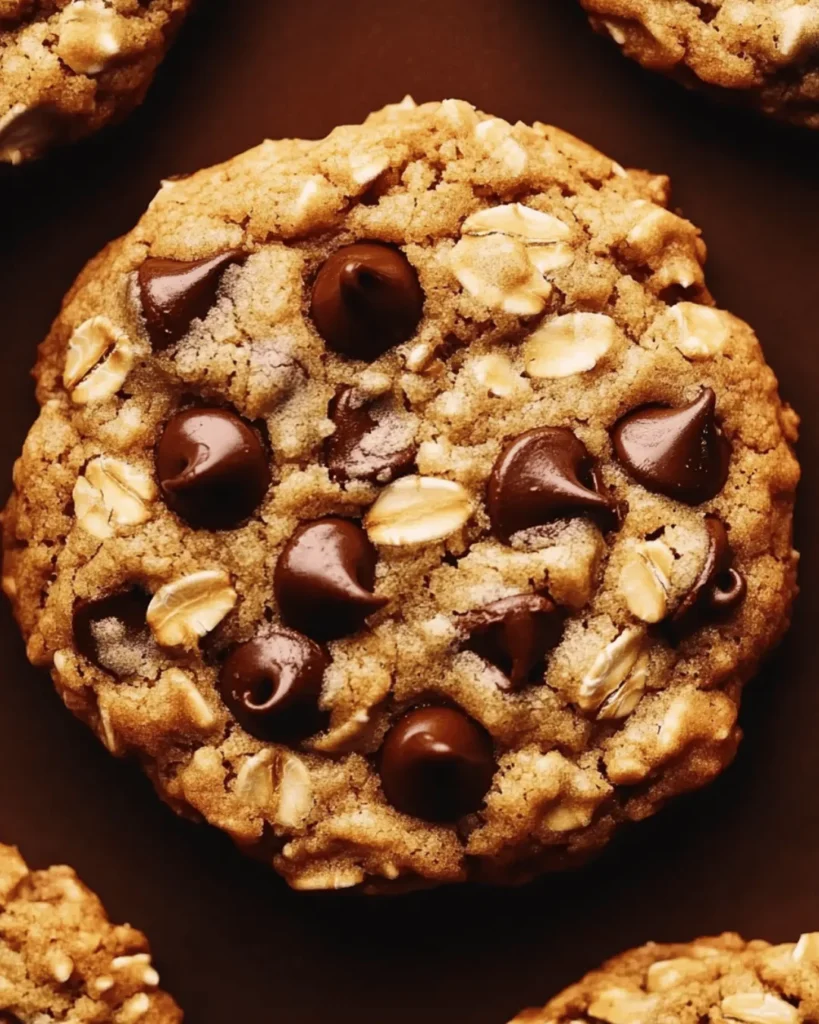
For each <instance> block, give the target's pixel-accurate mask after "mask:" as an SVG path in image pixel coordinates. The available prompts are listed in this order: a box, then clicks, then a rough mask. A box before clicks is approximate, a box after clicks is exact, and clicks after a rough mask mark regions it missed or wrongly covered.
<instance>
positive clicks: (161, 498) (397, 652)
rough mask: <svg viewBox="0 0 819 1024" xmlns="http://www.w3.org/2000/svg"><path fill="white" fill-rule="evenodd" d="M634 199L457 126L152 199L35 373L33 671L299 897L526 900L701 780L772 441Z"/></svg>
mask: <svg viewBox="0 0 819 1024" xmlns="http://www.w3.org/2000/svg"><path fill="white" fill-rule="evenodd" d="M667 204H668V181H667V179H665V178H664V177H659V176H653V175H650V174H648V173H646V172H643V171H625V170H623V168H622V167H620V166H619V165H618V164H616V163H613V162H612V161H611V160H610V159H608V158H607V157H605V156H603V155H602V154H601V153H598V152H597V151H595V150H594V149H592V148H591V147H589V146H587V145H585V144H584V143H582V142H580V141H579V140H577V139H575V138H573V137H572V136H570V135H567V134H566V133H564V132H562V131H559V130H558V129H555V128H550V127H547V126H545V125H540V124H537V125H535V126H534V127H528V126H526V125H523V124H517V125H512V124H508V123H507V122H505V121H503V120H500V119H498V118H494V117H490V116H488V115H485V114H482V113H480V112H478V111H476V110H475V109H474V108H473V107H472V106H470V105H469V104H468V103H464V102H461V101H456V100H448V101H446V102H444V103H428V104H425V105H423V106H420V107H416V105H415V104H414V103H413V102H412V101H411V100H409V99H407V100H405V101H404V102H403V103H400V104H397V105H394V106H390V107H387V108H386V109H384V110H382V111H380V112H378V113H376V114H373V115H372V116H371V117H370V118H368V120H367V121H366V122H365V123H364V124H363V125H356V126H346V127H342V128H338V129H336V130H335V131H334V132H332V133H331V134H330V135H329V136H328V137H327V138H326V139H323V140H321V141H318V142H304V141H296V140H289V141H283V142H265V143H263V144H262V145H261V146H259V147H258V148H256V149H254V150H251V151H250V152H248V153H245V154H242V155H241V156H238V157H236V158H235V159H233V160H230V161H228V162H227V163H225V164H223V165H221V166H219V167H216V168H212V169H210V170H206V171H202V172H200V173H198V174H194V175H192V176H191V177H188V178H186V179H184V180H175V181H172V182H167V183H165V184H164V186H163V187H162V189H161V190H160V192H159V194H158V195H157V197H156V198H155V200H154V201H153V202H152V204H151V206H150V209H149V210H148V212H147V213H146V214H145V216H144V217H143V219H142V220H141V222H140V223H139V225H138V226H137V227H136V228H135V230H134V231H132V232H131V233H130V234H129V235H127V236H125V237H124V238H122V239H120V240H118V241H116V242H114V243H112V244H111V245H110V246H109V247H108V248H107V249H106V250H104V252H103V253H101V254H100V255H99V256H98V257H97V258H96V259H95V260H93V261H92V262H91V263H90V264H89V266H88V267H87V268H86V270H85V271H84V272H83V273H82V275H81V276H80V278H79V280H78V281H77V283H76V285H75V286H74V288H73V289H72V291H71V292H70V294H69V296H68V297H67V299H66V302H65V305H64V307H63V310H62V312H61V314H60V315H59V317H58V319H57V320H56V322H55V324H54V327H53V329H52V331H51V333H50V335H49V337H48V338H47V339H46V341H45V342H44V344H43V346H42V347H41V350H40V359H39V362H38V365H37V370H36V376H37V381H38V397H39V400H40V403H41V405H42V409H41V413H40V418H39V419H38V421H37V423H36V424H35V426H34V427H33V429H32V431H31V433H30V434H29V437H28V439H27V441H26V443H25V447H24V451H23V455H22V457H21V459H20V460H19V461H18V463H17V465H16V468H15V474H14V480H15V490H14V495H13V496H12V498H11V501H10V503H9V506H8V508H7V510H6V513H5V548H6V555H5V563H4V572H3V575H4V587H5V590H6V593H7V594H8V595H9V597H10V598H11V600H12V603H13V605H14V609H15V612H16V615H17V617H18V620H19V623H20V626H21V628H22V631H23V634H24V636H25V638H26V641H27V645H28V654H29V657H30V658H31V660H32V661H33V662H34V663H35V664H37V665H43V666H47V667H48V668H49V669H50V670H51V672H52V675H53V677H54V680H55V683H56V685H57V688H58V690H59V692H60V694H61V695H62V697H63V699H64V701H65V703H66V704H67V705H68V706H69V707H70V708H71V709H72V710H73V711H74V712H75V714H77V715H79V716H80V717H81V718H83V719H85V720H86V721H87V722H88V723H89V724H90V725H91V726H92V728H93V729H94V730H95V731H96V733H97V734H98V735H99V737H100V738H101V739H102V741H103V742H104V743H105V744H106V746H107V747H108V748H109V750H111V752H112V753H114V754H117V755H127V754H131V755H135V756H136V757H138V758H139V759H140V761H141V762H142V763H143V765H144V766H145V769H146V770H147V772H148V773H149V775H150V776H151V778H152V780H153V781H154V783H155V785H156V787H157V790H158V791H159V793H160V794H161V795H162V796H163V797H164V799H165V800H167V801H168V802H169V803H170V804H171V805H172V806H173V807H175V808H176V809H177V810H178V811H180V812H182V813H185V814H193V815H198V816H201V817H202V818H203V819H205V820H207V821H209V822H210V823H212V824H213V825H216V826H218V827H220V828H222V829H224V830H225V831H226V832H228V833H229V834H230V835H231V836H232V837H233V838H234V839H235V840H236V842H237V843H239V844H240V845H241V846H242V847H243V848H245V849H246V850H247V851H248V852H249V853H251V854H253V855H254V856H257V857H260V858H263V859H265V860H267V861H268V862H270V863H271V864H273V866H274V867H275V868H276V869H277V870H278V871H280V872H281V873H282V874H283V875H284V876H285V877H286V879H287V880H288V881H289V883H290V884H291V885H293V886H295V887H297V888H300V889H316V888H332V887H338V888H340V887H349V886H356V885H364V886H365V887H367V888H368V889H382V888H396V887H404V886H411V885H419V884H435V883H443V882H455V881H462V880H464V879H467V878H475V879H482V880H488V881H494V882H511V881H519V880H522V879H525V878H529V877H531V876H533V875H535V874H537V873H539V872H541V871H546V870H554V869H558V868H562V867H564V866H569V865H571V864H574V863H577V862H579V861H581V860H582V859H584V858H586V857H587V856H589V855H590V854H591V853H593V852H595V851H597V850H599V849H600V848H602V847H603V846H604V845H605V843H606V842H607V840H608V839H609V837H610V836H611V834H612V833H613V831H614V830H615V829H616V828H617V826H618V825H620V824H621V823H623V822H626V821H629V820H634V819H640V818H644V817H646V816H647V815H649V814H651V813H653V812H654V811H655V810H657V809H658V808H659V806H660V805H661V804H663V803H664V802H665V801H666V800H667V799H669V798H670V797H672V796H674V795H675V794H677V793H681V792H684V791H687V790H691V789H694V788H697V787H699V786H702V785H703V784H705V783H706V782H708V781H709V780H710V779H712V778H713V777H714V776H716V775H717V774H719V772H720V771H721V770H722V769H723V768H724V767H725V766H726V765H727V764H728V763H729V762H730V761H731V759H732V757H733V756H734V753H735V750H736V747H737V743H738V741H739V738H740V731H739V728H738V726H737V713H738V710H739V701H740V694H741V690H742V686H743V684H744V683H745V681H746V680H747V679H748V678H749V677H750V676H751V675H752V673H753V672H754V670H755V668H756V666H757V663H758V661H759V659H760V658H761V657H762V656H763V655H764V654H765V652H766V651H768V650H769V649H770V648H771V646H772V645H773V644H774V643H775V642H776V641H777V640H778V639H779V638H780V636H781V635H782V633H783V631H784V630H785V628H786V626H787V624H788V620H789V614H790V606H791V601H792V598H793V596H794V593H795V590H796V584H795V572H796V555H795V553H794V552H793V550H792V548H791V517H792V505H793V497H794V489H795V486H796V483H797V478H798V466H797V463H796V461H795V459H794V456H793V453H792V450H791V444H792V442H793V441H794V440H795V438H796V430H797V418H796V416H795V414H794V413H793V412H792V411H791V410H790V409H789V408H788V407H787V406H784V405H783V404H782V403H781V402H780V400H779V397H778V394H777V384H776V380H775V378H774V375H773V373H772V372H771V370H770V369H769V368H768V367H767V365H766V364H765V362H764V359H763V356H762V352H761V350H760V347H759V344H758V342H757V340H756V338H755V336H754V334H753V332H752V330H751V329H750V328H749V327H748V326H747V325H746V324H744V323H743V322H742V321H740V320H738V319H736V318H735V317H733V316H731V315H730V314H729V313H727V312H724V311H722V310H718V309H716V308H714V305H713V302H712V299H711V297H710V295H709V293H708V291H707V289H706V286H705V283H704V278H703V269H702V268H703V262H704V259H705V247H704V245H703V243H702V240H701V239H700V236H699V232H698V231H697V229H696V228H695V227H694V226H693V225H692V224H690V223H689V222H688V221H686V220H684V219H683V218H682V217H680V216H678V215H676V214H675V213H672V212H671V211H670V210H669V209H668V208H667Z"/></svg>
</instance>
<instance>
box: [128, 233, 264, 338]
mask: <svg viewBox="0 0 819 1024" xmlns="http://www.w3.org/2000/svg"><path fill="white" fill-rule="evenodd" d="M245 255H246V253H243V252H242V251H241V250H239V249H228V250H227V251H226V252H220V253H218V254H217V255H216V256H208V257H207V258H206V259H203V260H193V261H191V262H188V261H186V260H167V259H155V258H151V259H147V260H145V262H144V263H143V264H142V266H141V267H140V268H139V270H138V271H137V282H138V284H139V294H140V299H141V302H142V315H143V316H144V317H145V325H146V327H147V328H148V335H149V337H150V339H151V345H152V346H153V347H154V348H155V349H157V350H161V349H163V348H167V346H168V345H172V344H173V343H174V342H175V341H179V339H180V338H181V337H183V336H184V335H185V334H187V331H188V328H189V327H190V325H191V322H192V321H193V320H196V319H197V318H201V317H204V316H206V315H207V312H208V310H209V309H210V308H211V306H212V305H213V304H214V302H215V301H216V292H217V290H218V288H219V282H220V281H221V280H222V274H223V273H224V271H225V270H226V268H227V267H228V266H230V264H231V263H236V262H237V261H238V260H241V259H244V257H245Z"/></svg>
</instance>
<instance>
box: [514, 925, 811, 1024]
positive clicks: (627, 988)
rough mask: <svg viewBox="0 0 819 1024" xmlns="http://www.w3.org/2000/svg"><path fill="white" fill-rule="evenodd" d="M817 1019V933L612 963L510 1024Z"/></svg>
mask: <svg viewBox="0 0 819 1024" xmlns="http://www.w3.org/2000/svg"><path fill="white" fill-rule="evenodd" d="M817 1014H819V932H811V933H809V934H806V935H803V936H802V937H801V938H800V939H799V941H798V942H797V943H793V942H789V943H783V944H782V945H779V946H772V945H771V944H770V943H768V942H761V941H756V942H745V941H744V940H743V939H741V938H740V937H739V935H732V934H725V935H721V936H719V937H717V938H709V939H697V940H696V942H687V943H678V944H675V945H660V944H658V943H656V942H650V943H648V945H646V946H641V947H640V948H639V949H632V950H629V952H627V953H621V954H620V956H616V957H614V958H613V959H612V960H609V961H608V963H605V964H603V966H602V967H601V968H600V969H599V970H597V971H592V972H591V973H590V974H587V975H586V977H585V978H584V979H583V980H582V981H580V982H578V983H577V984H576V985H572V986H571V987H570V988H567V989H566V990H565V991H564V992H561V993H560V995H558V996H555V998H554V999H552V1000H551V1002H549V1003H547V1004H546V1006H544V1007H543V1009H542V1010H525V1011H524V1012H523V1013H521V1014H519V1015H518V1016H517V1017H515V1019H514V1021H512V1022H511V1024H560V1022H563V1021H565V1022H567V1024H568V1022H572V1024H583V1022H585V1021H589V1020H594V1021H603V1022H604V1024H660V1022H662V1021H671V1020H673V1021H679V1024H698V1022H699V1021H704V1020H708V1021H712V1022H714V1024H801V1022H802V1021H813V1020H816V1017H817Z"/></svg>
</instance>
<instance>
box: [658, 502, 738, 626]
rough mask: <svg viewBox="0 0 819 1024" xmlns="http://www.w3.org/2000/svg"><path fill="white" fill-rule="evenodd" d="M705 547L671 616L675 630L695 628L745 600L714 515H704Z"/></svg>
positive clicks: (720, 527) (720, 526)
mask: <svg viewBox="0 0 819 1024" xmlns="http://www.w3.org/2000/svg"><path fill="white" fill-rule="evenodd" d="M705 528H706V530H707V531H708V549H707V551H706V555H705V562H704V563H703V567H702V569H701V570H700V574H699V576H698V577H697V579H696V582H695V583H694V586H693V587H692V588H691V590H690V591H689V592H688V593H687V594H686V595H685V597H684V598H683V600H682V601H681V602H680V605H679V607H678V608H677V610H676V611H675V613H674V615H673V616H672V617H671V627H672V630H673V631H675V632H680V631H683V632H684V631H686V630H691V629H695V628H696V627H697V626H699V625H703V624H704V623H706V622H708V621H709V620H711V619H715V618H719V617H720V616H722V615H725V614H729V613H730V612H732V611H734V610H735V609H736V608H738V607H739V606H740V605H741V604H742V602H743V601H744V600H745V594H746V591H747V585H746V583H745V578H744V576H742V575H741V573H739V572H737V570H736V569H734V568H733V567H732V565H731V562H732V560H733V552H732V551H731V546H730V544H729V542H728V534H727V532H726V530H725V526H724V525H723V523H722V522H721V520H719V519H718V518H717V517H716V516H706V517H705Z"/></svg>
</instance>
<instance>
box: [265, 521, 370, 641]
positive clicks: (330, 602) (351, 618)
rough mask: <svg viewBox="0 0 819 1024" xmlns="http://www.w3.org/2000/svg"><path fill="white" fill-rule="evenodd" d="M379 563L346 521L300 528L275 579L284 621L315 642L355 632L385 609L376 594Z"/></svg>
mask: <svg viewBox="0 0 819 1024" xmlns="http://www.w3.org/2000/svg"><path fill="white" fill-rule="evenodd" d="M377 559H378V555H377V553H376V550H375V548H374V547H373V545H372V544H371V543H370V541H369V538H368V537H367V535H366V533H364V531H363V530H362V529H361V527H360V526H358V525H357V524H356V523H352V522H350V521H349V520H347V519H334V518H331V519H319V520H318V521H317V522H314V523H306V524H304V525H303V526H300V527H299V528H298V530H296V532H295V533H294V534H293V536H292V537H291V538H290V540H289V541H288V542H287V544H286V545H285V548H284V551H282V553H281V555H280V556H279V560H278V562H277V564H276V571H275V574H274V577H273V590H274V593H275V595H276V601H277V602H278V605H279V611H280V613H281V616H282V619H283V620H284V621H285V623H287V625H288V626H292V627H293V628H294V629H298V630H299V632H301V633H305V634H307V636H310V637H313V639H315V640H330V639H334V638H338V637H341V636H348V635H349V634H350V633H355V632H357V631H358V630H359V629H361V628H362V627H363V625H364V620H365V619H366V618H367V616H368V615H372V614H373V612H376V611H378V609H379V608H383V607H384V605H385V604H386V603H387V598H385V597H376V595H375V594H374V593H373V587H374V586H375V564H376V561H377Z"/></svg>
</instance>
